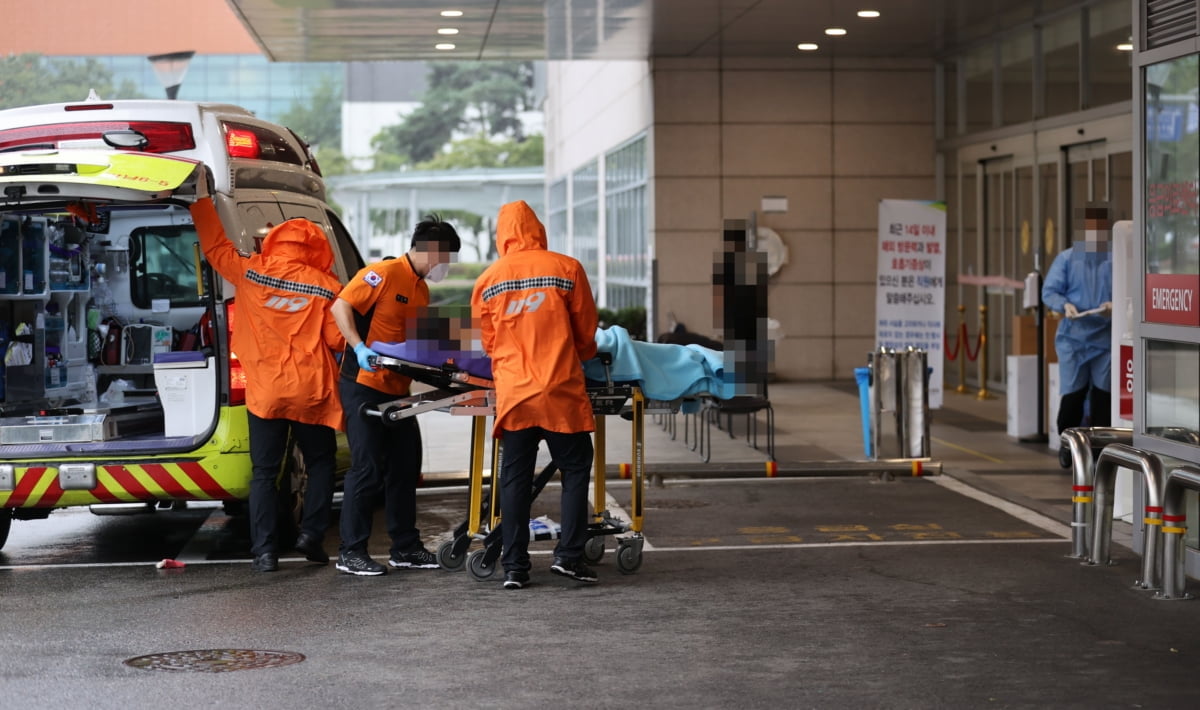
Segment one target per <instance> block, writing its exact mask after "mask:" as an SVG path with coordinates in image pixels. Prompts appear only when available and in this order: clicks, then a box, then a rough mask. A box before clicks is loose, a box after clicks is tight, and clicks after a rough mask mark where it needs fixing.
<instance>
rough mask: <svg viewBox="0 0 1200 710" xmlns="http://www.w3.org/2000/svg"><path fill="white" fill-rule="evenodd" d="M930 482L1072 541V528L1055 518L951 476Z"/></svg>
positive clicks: (933, 478) (937, 478)
mask: <svg viewBox="0 0 1200 710" xmlns="http://www.w3.org/2000/svg"><path fill="white" fill-rule="evenodd" d="M928 480H930V481H932V482H933V483H936V484H937V485H939V486H942V487H943V488H945V489H947V490H951V491H954V492H955V493H958V494H959V495H963V496H966V497H967V498H971V499H973V500H977V501H979V502H980V503H984V504H987V505H990V506H991V507H993V508H996V509H997V510H1001V511H1004V512H1005V513H1008V514H1009V515H1011V516H1013V517H1014V518H1016V519H1017V520H1020V521H1022V522H1026V523H1029V524H1030V525H1032V526H1034V527H1037V528H1041V529H1042V530H1045V531H1046V532H1048V533H1050V534H1051V535H1058V536H1059V537H1062V538H1066V539H1068V540H1069V539H1071V527H1070V526H1069V525H1065V524H1063V523H1060V522H1058V521H1057V520H1054V519H1053V518H1050V517H1047V516H1045V515H1042V514H1041V513H1038V512H1035V511H1032V510H1030V509H1029V508H1025V507H1022V506H1019V505H1017V504H1016V503H1011V502H1009V501H1007V500H1004V499H1003V498H1000V497H999V496H994V495H992V494H990V493H984V492H983V491H981V490H977V489H975V488H972V487H970V486H968V485H967V484H965V483H963V482H962V481H960V480H958V479H957V478H952V477H951V476H950V475H946V474H943V475H941V476H932V477H930V478H929V479H928Z"/></svg>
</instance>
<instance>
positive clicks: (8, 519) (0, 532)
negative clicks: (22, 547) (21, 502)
mask: <svg viewBox="0 0 1200 710" xmlns="http://www.w3.org/2000/svg"><path fill="white" fill-rule="evenodd" d="M12 524H13V517H12V511H11V510H8V509H7V508H0V550H3V549H4V543H6V542H8V533H9V531H10V530H12Z"/></svg>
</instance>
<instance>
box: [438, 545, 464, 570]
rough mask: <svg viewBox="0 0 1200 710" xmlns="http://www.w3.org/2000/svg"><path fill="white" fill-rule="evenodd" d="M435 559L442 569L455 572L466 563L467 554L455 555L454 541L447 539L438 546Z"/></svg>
mask: <svg viewBox="0 0 1200 710" xmlns="http://www.w3.org/2000/svg"><path fill="white" fill-rule="evenodd" d="M437 561H438V564H439V565H441V566H442V569H444V570H449V571H451V572H457V571H458V570H460V569H462V568H463V565H465V564H466V563H467V556H466V554H465V553H464V554H461V555H455V554H454V541H453V540H447V541H446V542H443V543H442V544H441V545H439V546H438V551H437Z"/></svg>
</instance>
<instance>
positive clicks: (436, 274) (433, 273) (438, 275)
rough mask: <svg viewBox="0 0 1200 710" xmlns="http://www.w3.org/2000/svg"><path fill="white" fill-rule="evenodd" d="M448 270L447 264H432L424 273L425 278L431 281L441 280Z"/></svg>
mask: <svg viewBox="0 0 1200 710" xmlns="http://www.w3.org/2000/svg"><path fill="white" fill-rule="evenodd" d="M449 272H450V265H449V264H434V265H433V266H432V267H431V268H430V269H429V273H428V274H425V280H426V281H429V282H431V283H437V282H439V281H441V280H442V279H444V278H446V274H448V273H449Z"/></svg>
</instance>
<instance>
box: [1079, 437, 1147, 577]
mask: <svg viewBox="0 0 1200 710" xmlns="http://www.w3.org/2000/svg"><path fill="white" fill-rule="evenodd" d="M1120 466H1124V467H1125V468H1130V469H1134V470H1136V471H1139V472H1140V473H1141V474H1142V478H1143V479H1144V480H1145V483H1146V514H1145V517H1144V518H1143V520H1144V521H1145V523H1146V534H1145V535H1144V536H1143V537H1142V576H1141V578H1140V579H1138V580H1137V581H1136V582H1135V586H1137V587H1138V588H1140V589H1156V588H1157V587H1158V584H1157V583H1158V574H1157V567H1158V537H1159V532H1160V530H1159V528H1161V527H1162V480H1163V475H1162V469H1163V467H1162V461H1161V460H1160V459H1159V458H1158V456H1156V455H1154V454H1152V453H1148V452H1145V451H1141V450H1139V449H1135V448H1133V447H1132V446H1128V445H1126V444H1109V445H1108V446H1106V447H1104V450H1103V451H1101V452H1100V456H1099V458H1097V459H1096V472H1095V487H1096V500H1095V508H1094V515H1093V518H1094V522H1093V524H1092V549H1091V553H1090V555H1089V556H1088V557H1087V564H1089V565H1108V564H1111V562H1112V560H1111V556H1110V548H1111V545H1112V522H1113V489H1114V488H1115V487H1116V479H1117V468H1118V467H1120ZM1156 515H1157V516H1158V517H1154V516H1156Z"/></svg>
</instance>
